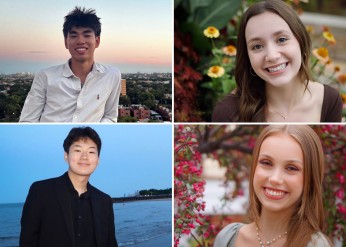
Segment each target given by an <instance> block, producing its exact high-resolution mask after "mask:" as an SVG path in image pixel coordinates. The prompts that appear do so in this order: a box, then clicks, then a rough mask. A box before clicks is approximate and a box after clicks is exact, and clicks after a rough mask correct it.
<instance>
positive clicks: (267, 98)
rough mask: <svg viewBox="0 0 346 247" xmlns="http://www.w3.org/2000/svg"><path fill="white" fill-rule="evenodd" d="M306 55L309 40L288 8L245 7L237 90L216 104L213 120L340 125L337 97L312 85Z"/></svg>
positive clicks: (277, 4)
mask: <svg viewBox="0 0 346 247" xmlns="http://www.w3.org/2000/svg"><path fill="white" fill-rule="evenodd" d="M310 51H311V40H310V36H309V34H308V32H307V31H306V28H305V26H304V25H303V23H302V22H301V21H300V19H299V17H298V15H297V14H296V13H295V11H294V10H293V9H292V8H291V7H290V6H288V5H287V4H285V3H284V2H283V1H279V0H267V1H263V2H259V3H256V4H254V5H252V6H250V7H249V8H248V10H247V11H246V12H245V14H244V16H243V19H242V21H241V23H240V27H239V32H238V40H237V59H236V67H235V79H236V82H237V88H236V90H235V91H234V92H232V93H231V94H229V95H228V96H226V97H225V98H224V99H223V100H222V101H221V102H219V103H218V104H217V105H216V107H215V108H214V112H213V117H212V120H213V122H340V121H341V112H342V100H341V97H340V95H339V93H338V91H337V90H335V89H334V88H332V87H330V86H329V85H323V84H321V83H318V82H314V81H312V79H311V76H310V73H309V65H308V64H309V55H310Z"/></svg>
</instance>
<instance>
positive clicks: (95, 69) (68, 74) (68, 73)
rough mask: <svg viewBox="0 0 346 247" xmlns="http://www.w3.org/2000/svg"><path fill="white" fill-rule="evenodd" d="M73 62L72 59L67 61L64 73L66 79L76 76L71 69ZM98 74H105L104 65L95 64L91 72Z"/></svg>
mask: <svg viewBox="0 0 346 247" xmlns="http://www.w3.org/2000/svg"><path fill="white" fill-rule="evenodd" d="M70 61H71V58H70V59H69V60H67V62H66V63H65V64H64V70H63V72H62V75H63V76H65V77H67V78H68V77H71V76H75V75H74V74H73V72H72V70H71V68H70V65H69V63H70ZM97 72H100V73H104V72H105V69H104V67H103V66H102V65H100V64H98V63H95V62H94V64H93V68H92V70H91V73H93V74H95V73H97Z"/></svg>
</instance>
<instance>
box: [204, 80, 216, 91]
mask: <svg viewBox="0 0 346 247" xmlns="http://www.w3.org/2000/svg"><path fill="white" fill-rule="evenodd" d="M201 87H202V88H207V89H214V87H213V83H212V82H211V81H208V82H203V83H201Z"/></svg>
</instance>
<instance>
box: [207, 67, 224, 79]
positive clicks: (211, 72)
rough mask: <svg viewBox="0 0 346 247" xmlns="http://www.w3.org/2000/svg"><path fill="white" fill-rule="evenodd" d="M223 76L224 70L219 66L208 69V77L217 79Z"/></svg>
mask: <svg viewBox="0 0 346 247" xmlns="http://www.w3.org/2000/svg"><path fill="white" fill-rule="evenodd" d="M224 74H225V69H224V68H223V67H221V66H212V67H210V68H209V69H208V76H209V77H212V78H218V77H221V76H223V75H224Z"/></svg>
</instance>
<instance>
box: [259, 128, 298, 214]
mask: <svg viewBox="0 0 346 247" xmlns="http://www.w3.org/2000/svg"><path fill="white" fill-rule="evenodd" d="M303 175H304V157H303V151H302V149H301V147H300V145H299V144H298V142H296V141H295V140H294V139H293V138H292V137H291V136H289V135H287V134H285V133H276V134H274V135H272V136H269V137H267V138H266V139H265V140H264V141H263V143H262V145H261V148H260V151H259V156H258V160H257V165H256V170H255V174H254V180H253V187H254V191H255V193H256V196H257V197H258V199H259V201H260V203H261V205H262V210H268V211H273V212H280V213H288V214H290V213H292V211H293V209H294V207H295V205H296V203H297V201H298V200H300V198H301V196H302V193H303V181H304V176H303Z"/></svg>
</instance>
